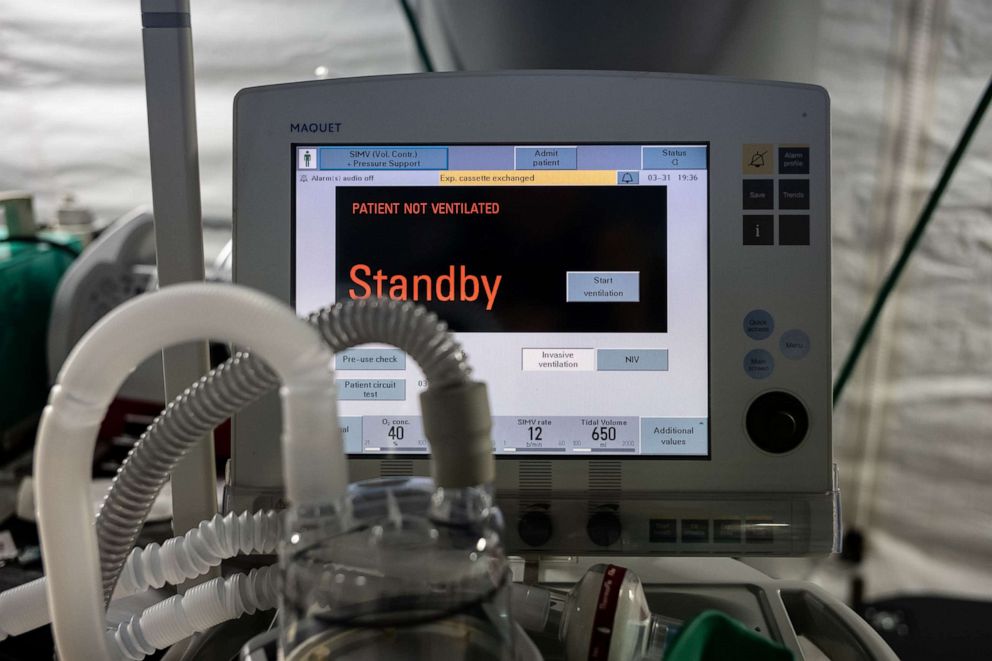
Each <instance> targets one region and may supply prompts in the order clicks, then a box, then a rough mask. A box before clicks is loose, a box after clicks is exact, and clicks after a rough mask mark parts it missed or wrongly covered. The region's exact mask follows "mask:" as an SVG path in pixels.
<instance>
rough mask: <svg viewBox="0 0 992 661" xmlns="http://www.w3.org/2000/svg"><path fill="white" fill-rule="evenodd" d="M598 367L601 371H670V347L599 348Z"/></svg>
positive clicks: (597, 354)
mask: <svg viewBox="0 0 992 661" xmlns="http://www.w3.org/2000/svg"><path fill="white" fill-rule="evenodd" d="M596 369H597V370H599V371H600V372H665V371H668V349H599V350H598V351H597V352H596Z"/></svg>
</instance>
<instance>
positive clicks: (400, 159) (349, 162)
mask: <svg viewBox="0 0 992 661" xmlns="http://www.w3.org/2000/svg"><path fill="white" fill-rule="evenodd" d="M317 161H318V165H319V167H320V169H321V170H447V169H448V148H447V147H321V148H320V149H319V150H318V151H317Z"/></svg>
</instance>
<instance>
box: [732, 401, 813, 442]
mask: <svg viewBox="0 0 992 661" xmlns="http://www.w3.org/2000/svg"><path fill="white" fill-rule="evenodd" d="M745 426H746V427H747V435H748V436H749V437H750V438H751V441H752V442H753V443H754V444H755V445H757V446H758V447H759V448H761V449H762V450H764V451H765V452H772V453H775V454H782V453H783V452H789V451H790V450H794V449H795V448H796V447H798V446H799V444H800V443H802V442H803V439H805V438H806V432H808V431H809V414H808V413H807V412H806V407H805V406H803V403H802V402H800V401H799V400H798V399H797V398H796V397H794V396H793V395H790V394H789V393H787V392H780V391H774V392H766V393H765V394H763V395H761V396H760V397H758V398H757V399H755V400H754V401H753V402H751V406H750V407H748V409H747V418H746V420H745Z"/></svg>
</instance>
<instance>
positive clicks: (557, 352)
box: [522, 349, 596, 372]
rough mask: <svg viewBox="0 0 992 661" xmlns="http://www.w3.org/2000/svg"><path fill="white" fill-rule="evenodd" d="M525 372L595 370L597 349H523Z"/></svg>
mask: <svg viewBox="0 0 992 661" xmlns="http://www.w3.org/2000/svg"><path fill="white" fill-rule="evenodd" d="M522 351H523V355H522V358H523V365H522V366H523V369H524V371H525V372H593V371H595V370H596V350H595V349H523V350H522Z"/></svg>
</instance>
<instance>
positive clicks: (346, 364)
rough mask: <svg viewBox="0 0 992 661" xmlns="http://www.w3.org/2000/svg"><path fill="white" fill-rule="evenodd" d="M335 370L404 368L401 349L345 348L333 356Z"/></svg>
mask: <svg viewBox="0 0 992 661" xmlns="http://www.w3.org/2000/svg"><path fill="white" fill-rule="evenodd" d="M334 369H336V370H405V369H406V352H405V351H403V350H402V349H346V350H344V351H341V352H340V353H337V354H335V356H334Z"/></svg>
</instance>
